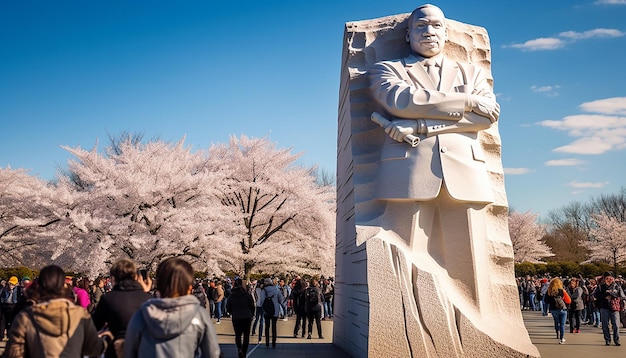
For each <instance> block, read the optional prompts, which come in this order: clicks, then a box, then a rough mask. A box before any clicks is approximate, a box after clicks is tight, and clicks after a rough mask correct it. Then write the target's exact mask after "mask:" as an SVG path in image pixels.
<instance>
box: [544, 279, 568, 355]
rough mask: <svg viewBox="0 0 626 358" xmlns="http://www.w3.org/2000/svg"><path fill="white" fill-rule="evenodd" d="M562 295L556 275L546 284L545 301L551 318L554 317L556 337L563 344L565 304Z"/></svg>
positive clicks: (561, 283) (561, 287) (563, 294)
mask: <svg viewBox="0 0 626 358" xmlns="http://www.w3.org/2000/svg"><path fill="white" fill-rule="evenodd" d="M564 296H565V291H564V290H563V282H562V281H561V279H560V278H558V277H555V278H553V279H552V280H551V281H550V285H549V286H548V294H547V297H546V302H547V303H548V305H550V313H552V319H554V330H555V331H556V339H558V340H559V344H565V321H566V320H567V305H566V304H565V301H564V300H563V297H564Z"/></svg>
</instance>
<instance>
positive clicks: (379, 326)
mask: <svg viewBox="0 0 626 358" xmlns="http://www.w3.org/2000/svg"><path fill="white" fill-rule="evenodd" d="M408 15H409V14H403V15H397V16H389V17H384V18H379V19H373V20H366V21H358V22H350V23H347V24H346V29H345V34H344V50H343V61H342V77H341V87H340V101H339V127H338V153H337V155H338V161H337V163H338V164H337V194H338V196H337V203H338V209H337V252H336V260H337V268H336V277H335V279H336V283H337V284H336V288H335V326H334V337H333V342H334V343H335V344H337V345H339V346H341V347H342V348H343V349H344V350H346V351H347V352H349V353H350V354H351V355H353V356H354V357H411V356H412V357H446V358H447V357H527V356H531V357H538V356H539V353H538V351H537V349H536V348H535V347H534V346H533V345H532V343H531V342H530V339H529V337H528V333H527V331H526V328H525V327H524V324H523V321H522V316H521V312H520V307H519V298H518V294H517V287H516V285H515V280H514V273H513V250H512V247H511V241H510V238H509V234H508V226H507V211H508V208H507V202H506V194H505V190H504V175H503V170H502V164H501V160H500V150H501V144H500V136H499V134H498V125H497V123H495V124H494V125H492V126H491V127H490V128H489V129H487V130H484V131H481V132H480V133H479V141H480V146H481V147H482V151H483V153H484V154H485V155H486V158H487V160H486V165H487V171H488V179H487V180H488V181H489V184H490V188H491V190H492V194H493V198H495V199H494V201H493V203H491V204H489V205H487V206H486V207H485V208H484V209H483V210H485V212H486V213H487V215H486V216H485V219H484V221H485V222H484V224H485V225H486V228H487V230H486V232H487V234H486V237H485V238H484V239H483V240H474V241H476V242H473V243H469V242H468V243H466V244H465V245H460V246H458V247H452V248H444V249H442V250H443V251H442V252H455V249H456V251H460V252H461V253H463V252H469V256H463V255H461V256H458V257H461V261H459V260H456V261H454V262H450V261H449V262H447V263H446V265H442V262H441V261H438V260H434V259H433V257H431V256H429V255H426V254H424V252H420V251H419V250H418V251H416V250H414V249H412V248H411V247H412V246H411V244H410V240H409V239H408V238H407V236H410V235H411V234H410V233H408V234H407V233H402V232H396V231H401V230H389V229H388V228H387V229H386V228H385V227H386V225H384V224H383V223H385V222H389V221H393V220H395V222H397V223H402V222H407V223H411V222H412V221H413V220H416V219H415V217H414V212H413V209H411V207H412V206H411V205H412V204H407V205H406V208H407V209H406V210H404V209H402V210H399V209H397V208H398V207H399V206H397V207H396V209H393V210H396V212H389V210H391V209H389V208H388V207H387V205H386V204H385V202H384V201H381V200H377V188H376V181H377V173H378V171H379V168H380V162H381V161H380V159H381V148H382V147H383V145H384V144H385V142H386V141H387V140H388V138H387V134H385V132H384V131H383V130H381V128H380V127H379V126H378V125H376V124H375V123H373V122H372V121H371V120H370V116H371V114H372V112H374V111H377V110H378V108H377V106H376V105H375V102H374V101H373V99H372V96H371V91H370V89H369V86H370V80H369V79H368V76H367V72H368V70H369V69H370V68H371V67H372V66H373V65H374V64H375V63H376V62H379V61H381V60H390V59H397V58H404V57H405V56H406V55H407V54H409V51H410V49H409V46H408V44H407V42H406V41H405V33H406V32H405V31H406V26H407V25H406V19H407V17H408ZM446 27H447V30H448V42H447V43H446V46H445V52H444V53H445V56H446V57H448V58H452V59H454V60H456V61H460V62H469V63H473V64H475V65H477V66H480V67H482V68H484V69H485V70H486V73H487V75H488V77H491V75H490V74H491V71H490V65H491V62H490V61H491V58H490V57H491V56H490V44H489V38H488V35H487V31H486V30H485V29H484V28H481V27H477V26H472V25H468V24H463V23H459V22H456V21H453V20H449V19H448V20H447V22H446ZM500 120H504V121H506V118H501V119H500ZM390 217H391V218H394V219H393V220H391V219H389V218H390ZM385 220H386V221H385ZM389 227H396V228H397V227H398V225H396V226H394V225H390V226H389ZM407 227H408V226H407ZM409 231H410V230H409ZM455 257H457V256H455ZM463 257H469V259H467V260H465V259H463ZM464 260H465V261H464ZM463 268H467V270H466V271H464V270H463ZM449 270H452V271H454V270H456V271H458V272H457V273H456V274H452V273H451V272H452V271H449ZM467 281H472V282H474V284H475V285H476V289H474V288H471V287H466V286H467V285H466V282H467Z"/></svg>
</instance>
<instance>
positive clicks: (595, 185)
mask: <svg viewBox="0 0 626 358" xmlns="http://www.w3.org/2000/svg"><path fill="white" fill-rule="evenodd" d="M565 185H567V186H569V187H572V188H579V189H588V188H594V189H600V188H604V187H605V186H607V185H609V182H608V181H603V182H598V183H589V182H587V183H584V182H583V183H581V182H577V181H575V180H574V181H571V182H569V183H567V184H565Z"/></svg>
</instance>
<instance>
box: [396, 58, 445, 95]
mask: <svg viewBox="0 0 626 358" xmlns="http://www.w3.org/2000/svg"><path fill="white" fill-rule="evenodd" d="M404 66H405V67H406V72H407V73H408V74H409V77H411V80H413V82H416V83H417V84H419V85H421V86H422V87H423V88H426V89H429V90H435V91H436V90H437V84H436V83H433V81H432V80H431V79H430V76H429V75H428V73H426V70H425V69H424V67H422V65H420V63H419V62H418V59H417V57H415V56H413V55H410V56H408V57H407V58H405V59H404Z"/></svg>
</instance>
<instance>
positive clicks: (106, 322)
mask: <svg viewBox="0 0 626 358" xmlns="http://www.w3.org/2000/svg"><path fill="white" fill-rule="evenodd" d="M110 274H111V278H112V279H113V290H112V291H111V292H108V293H105V294H104V295H103V296H102V298H101V299H100V302H99V303H98V305H97V306H96V309H95V310H94V312H93V321H94V323H95V325H96V328H97V329H98V330H100V329H102V328H104V327H105V326H107V327H108V328H109V330H110V331H111V333H112V334H113V344H111V345H109V347H108V348H107V350H106V352H105V357H106V358H115V357H117V354H116V350H118V351H120V350H121V349H122V348H123V347H122V345H123V342H124V335H125V334H126V327H127V326H128V322H129V321H130V318H131V317H132V316H133V314H134V313H135V312H136V311H137V310H138V309H139V307H141V304H142V303H144V302H146V301H147V300H149V299H150V298H152V295H150V294H149V293H148V291H149V290H150V288H151V286H152V280H151V279H150V277H149V276H148V282H144V281H143V278H142V277H141V275H138V274H137V266H135V263H134V262H133V261H131V260H129V259H121V260H119V261H117V262H115V263H114V264H113V266H111V271H110Z"/></svg>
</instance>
